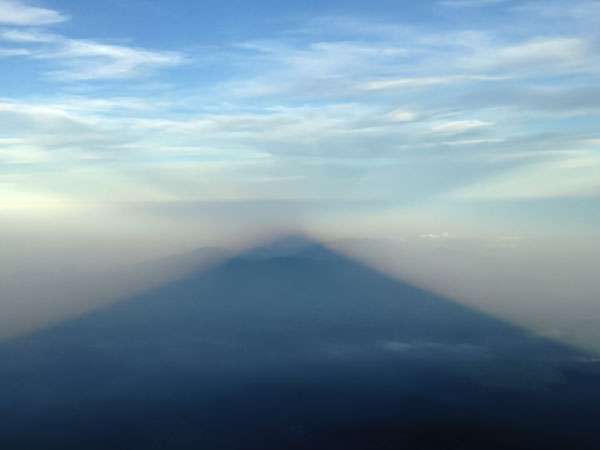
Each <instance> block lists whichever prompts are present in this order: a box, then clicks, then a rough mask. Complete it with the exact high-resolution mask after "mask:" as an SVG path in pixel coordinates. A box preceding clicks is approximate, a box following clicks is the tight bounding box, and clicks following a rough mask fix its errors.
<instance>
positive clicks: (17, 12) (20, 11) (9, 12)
mask: <svg viewBox="0 0 600 450" xmlns="http://www.w3.org/2000/svg"><path fill="white" fill-rule="evenodd" d="M65 20H67V17H66V16H64V15H62V14H61V13H59V12H58V11H54V10H52V9H45V8H38V7H35V6H29V5H26V4H25V3H23V2H21V1H18V0H0V24H8V25H28V26H37V25H51V24H54V23H58V22H63V21H65Z"/></svg>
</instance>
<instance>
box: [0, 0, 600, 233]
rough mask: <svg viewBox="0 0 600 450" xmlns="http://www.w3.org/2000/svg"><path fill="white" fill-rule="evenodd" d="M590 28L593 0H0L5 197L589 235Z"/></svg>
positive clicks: (593, 216)
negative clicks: (314, 212)
mask: <svg viewBox="0 0 600 450" xmlns="http://www.w3.org/2000/svg"><path fill="white" fill-rule="evenodd" d="M598 30H600V3H599V2H597V1H573V2H564V1H552V0H548V1H529V2H528V1H518V2H517V1H510V0H440V1H404V2H398V1H374V2H356V1H337V0H336V1H329V2H320V1H302V2H281V1H274V0H270V1H255V2H248V1H241V0H240V1H219V2H217V1H187V0H177V1H172V2H164V1H158V0H107V1H102V2H81V1H71V0H56V1H53V0H47V1H21V0H0V202H1V203H2V204H3V205H5V206H7V205H8V206H17V207H20V206H23V205H39V204H45V205H49V204H62V205H64V204H72V205H77V204H88V203H94V202H115V201H116V202H171V201H174V202H204V201H211V202H212V201H250V200H260V201H265V200H278V201H300V202H315V201H326V202H330V203H332V204H340V205H342V204H346V203H347V202H363V203H371V204H377V205H383V206H382V208H383V209H386V210H393V211H396V210H406V209H407V208H409V209H410V208H412V209H413V210H414V209H415V208H421V209H424V210H430V211H436V210H440V211H441V210H443V211H454V214H457V215H465V216H467V215H468V214H474V215H475V216H480V217H487V216H489V214H490V212H496V214H495V215H496V216H499V215H501V216H502V217H501V218H506V217H513V218H514V220H515V221H516V222H519V221H522V220H530V221H533V222H539V223H543V224H546V225H547V224H549V223H550V224H551V223H553V222H556V223H559V222H560V224H561V225H560V226H564V221H565V217H569V216H573V223H574V224H577V225H578V226H579V225H582V224H583V225H585V226H588V227H590V226H591V227H594V226H596V225H597V224H598V223H599V222H600V220H599V218H598V213H597V211H598V209H599V202H598V198H599V196H600V129H599V128H598V123H600V121H599V112H600V83H599V80H600V78H599V74H600V32H598ZM571 200H572V201H571ZM498 211H502V212H503V213H499V212H498ZM595 211H596V212H595Z"/></svg>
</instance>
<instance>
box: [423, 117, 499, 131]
mask: <svg viewBox="0 0 600 450" xmlns="http://www.w3.org/2000/svg"><path fill="white" fill-rule="evenodd" d="M491 125H493V123H492V122H486V121H483V120H450V121H443V122H437V123H434V124H433V125H432V126H431V130H432V131H434V132H435V133H443V134H460V133H465V132H467V131H472V130H477V129H480V128H484V127H489V126H491Z"/></svg>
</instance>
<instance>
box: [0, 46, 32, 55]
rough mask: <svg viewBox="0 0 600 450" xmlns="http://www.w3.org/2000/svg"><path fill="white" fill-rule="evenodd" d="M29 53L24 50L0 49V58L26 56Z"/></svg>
mask: <svg viewBox="0 0 600 450" xmlns="http://www.w3.org/2000/svg"><path fill="white" fill-rule="evenodd" d="M30 54H31V52H30V51H29V50H26V49H24V48H0V57H2V56H28V55H30Z"/></svg>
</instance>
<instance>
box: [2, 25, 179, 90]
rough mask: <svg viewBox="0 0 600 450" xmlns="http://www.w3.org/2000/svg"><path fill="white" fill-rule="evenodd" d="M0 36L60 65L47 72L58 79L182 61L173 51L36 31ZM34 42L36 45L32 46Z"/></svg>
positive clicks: (106, 75)
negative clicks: (152, 49)
mask: <svg viewBox="0 0 600 450" xmlns="http://www.w3.org/2000/svg"><path fill="white" fill-rule="evenodd" d="M0 39H2V40H5V41H10V42H13V43H21V44H29V47H27V48H26V49H23V50H24V51H27V52H28V53H27V54H29V55H31V56H32V57H34V58H37V59H46V60H49V61H52V62H53V63H54V64H56V65H57V66H59V67H62V68H61V69H54V70H52V71H51V72H52V74H53V76H54V77H55V78H57V79H58V80H62V81H76V80H93V79H110V78H123V77H130V76H134V75H140V74H142V73H144V71H145V70H148V69H154V68H160V67H168V66H173V65H177V64H181V63H182V62H184V61H185V57H184V56H183V55H182V54H181V53H180V52H176V51H160V52H157V51H151V50H147V49H143V48H138V47H132V46H125V45H114V44H103V43H100V42H97V41H94V40H87V39H69V38H66V37H64V36H60V35H57V34H54V33H48V32H44V31H40V30H3V31H1V32H0ZM35 44H39V46H37V47H35ZM32 45H33V46H32Z"/></svg>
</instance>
